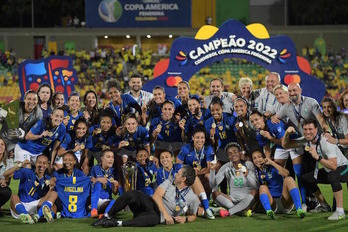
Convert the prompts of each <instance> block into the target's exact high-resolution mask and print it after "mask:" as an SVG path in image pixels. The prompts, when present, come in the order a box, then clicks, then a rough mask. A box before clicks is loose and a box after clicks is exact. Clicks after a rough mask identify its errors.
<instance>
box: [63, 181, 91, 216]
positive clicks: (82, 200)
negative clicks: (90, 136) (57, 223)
mask: <svg viewBox="0 0 348 232" xmlns="http://www.w3.org/2000/svg"><path fill="white" fill-rule="evenodd" d="M90 184H91V181H90V178H89V177H60V178H58V179H57V182H56V189H57V193H58V197H59V199H60V200H61V202H62V203H63V210H62V211H61V213H62V216H63V217H67V218H83V217H86V216H87V211H86V202H87V198H88V196H89V192H90Z"/></svg>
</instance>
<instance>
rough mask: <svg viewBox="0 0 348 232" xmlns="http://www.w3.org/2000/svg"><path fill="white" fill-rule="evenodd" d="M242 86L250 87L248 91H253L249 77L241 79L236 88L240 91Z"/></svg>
mask: <svg viewBox="0 0 348 232" xmlns="http://www.w3.org/2000/svg"><path fill="white" fill-rule="evenodd" d="M244 85H250V89H253V81H252V80H251V79H250V78H249V77H242V78H240V80H239V82H238V87H239V89H241V88H242V87H243V86H244Z"/></svg>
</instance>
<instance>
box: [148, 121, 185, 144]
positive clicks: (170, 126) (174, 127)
mask: <svg viewBox="0 0 348 232" xmlns="http://www.w3.org/2000/svg"><path fill="white" fill-rule="evenodd" d="M159 124H161V125H162V129H161V133H159V135H158V137H157V140H158V141H164V142H182V139H181V128H180V127H179V125H178V124H177V123H175V122H172V121H168V122H166V121H164V120H163V119H162V118H154V119H152V121H151V125H150V134H152V132H153V131H154V130H156V128H157V126H158V125H159Z"/></svg>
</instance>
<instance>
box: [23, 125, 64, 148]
mask: <svg viewBox="0 0 348 232" xmlns="http://www.w3.org/2000/svg"><path fill="white" fill-rule="evenodd" d="M45 125H46V123H45V120H39V121H38V122H37V123H36V124H35V125H34V126H33V127H32V128H31V129H30V132H31V133H33V134H34V135H41V134H42V132H44V131H45ZM50 132H51V133H52V136H45V137H42V138H39V139H36V140H21V141H20V142H19V143H18V145H19V146H20V147H21V148H22V149H24V150H26V151H28V152H30V153H32V154H33V155H40V154H42V152H43V151H44V150H45V149H46V148H47V147H48V146H50V145H51V143H52V144H53V143H54V142H55V141H57V140H58V141H63V138H64V135H65V133H66V132H65V126H64V125H63V123H61V124H60V125H59V126H58V127H57V128H55V129H52V130H50Z"/></svg>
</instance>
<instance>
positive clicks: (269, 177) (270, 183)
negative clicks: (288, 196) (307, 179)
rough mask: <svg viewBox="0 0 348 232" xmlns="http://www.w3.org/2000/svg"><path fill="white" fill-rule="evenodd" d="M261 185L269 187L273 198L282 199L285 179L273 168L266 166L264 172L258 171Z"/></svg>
mask: <svg viewBox="0 0 348 232" xmlns="http://www.w3.org/2000/svg"><path fill="white" fill-rule="evenodd" d="M256 172H257V176H258V178H259V183H260V184H265V185H267V187H268V189H269V192H270V193H271V196H272V197H276V198H278V197H281V195H282V191H283V177H282V176H281V175H279V172H278V170H277V169H276V168H274V167H273V166H269V165H265V168H264V170H262V171H260V170H256Z"/></svg>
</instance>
